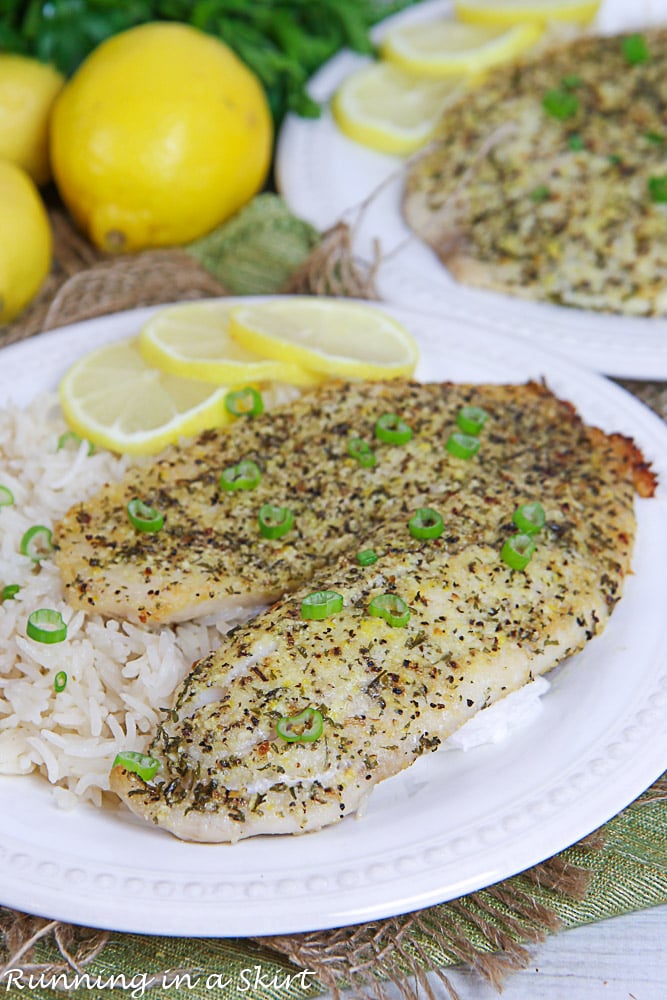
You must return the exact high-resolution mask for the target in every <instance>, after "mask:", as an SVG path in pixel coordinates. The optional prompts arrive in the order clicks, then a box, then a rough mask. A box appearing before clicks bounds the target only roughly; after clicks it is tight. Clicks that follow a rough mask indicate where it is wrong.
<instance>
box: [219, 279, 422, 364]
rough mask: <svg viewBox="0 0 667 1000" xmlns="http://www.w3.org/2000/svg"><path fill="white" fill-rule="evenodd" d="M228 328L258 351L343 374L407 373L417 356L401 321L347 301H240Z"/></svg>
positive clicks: (244, 344)
mask: <svg viewBox="0 0 667 1000" xmlns="http://www.w3.org/2000/svg"><path fill="white" fill-rule="evenodd" d="M229 331H230V334H231V336H232V337H233V338H234V340H236V341H237V342H238V343H239V344H241V345H242V346H243V347H246V348H248V349H249V350H252V351H256V352H257V353H258V354H260V353H261V354H263V355H265V356H266V357H273V358H276V359H278V360H281V361H290V362H293V363H295V364H299V365H302V366H303V367H304V368H309V369H311V370H312V371H316V372H319V373H321V374H323V375H336V376H340V377H343V378H353V379H369V380H378V379H388V378H400V377H408V376H410V375H412V374H413V372H414V370H415V367H416V365H417V361H418V357H419V353H418V349H417V344H416V342H415V340H414V338H413V337H412V335H411V334H410V333H409V332H408V331H407V330H406V329H405V327H404V326H403V325H402V324H401V323H399V322H398V321H397V320H395V319H393V317H391V316H389V315H387V314H386V313H384V312H381V311H380V310H379V309H376V308H375V307H373V306H367V305H362V304H361V303H357V302H350V301H349V300H348V301H344V300H341V299H327V298H306V297H295V298H290V299H287V300H281V299H274V300H271V301H269V302H262V303H254V304H249V305H242V306H238V307H237V308H235V309H234V310H233V311H232V314H231V318H230V327H229Z"/></svg>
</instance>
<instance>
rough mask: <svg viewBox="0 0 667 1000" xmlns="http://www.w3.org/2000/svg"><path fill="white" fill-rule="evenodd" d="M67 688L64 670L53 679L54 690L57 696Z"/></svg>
mask: <svg viewBox="0 0 667 1000" xmlns="http://www.w3.org/2000/svg"><path fill="white" fill-rule="evenodd" d="M66 687H67V674H66V673H65V671H64V670H59V671H58V673H57V674H56V676H55V677H54V678H53V690H54V691H55V692H56V694H60V692H61V691H64V690H65V688H66Z"/></svg>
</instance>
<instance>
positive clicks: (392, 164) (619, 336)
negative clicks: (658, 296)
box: [276, 0, 667, 379]
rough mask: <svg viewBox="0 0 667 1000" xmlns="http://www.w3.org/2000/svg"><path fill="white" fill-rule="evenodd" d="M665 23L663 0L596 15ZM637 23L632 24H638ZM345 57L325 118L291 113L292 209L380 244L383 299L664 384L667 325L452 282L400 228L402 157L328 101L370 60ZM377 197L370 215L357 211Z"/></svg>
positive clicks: (614, 25) (330, 69)
mask: <svg viewBox="0 0 667 1000" xmlns="http://www.w3.org/2000/svg"><path fill="white" fill-rule="evenodd" d="M451 9H452V4H451V2H450V0H432V2H428V3H423V4H418V5H417V6H416V7H414V8H410V9H409V10H408V11H405V12H403V13H402V14H400V15H397V16H396V17H395V18H390V19H388V20H387V21H386V22H384V23H383V24H382V25H380V26H379V27H378V29H377V31H376V34H375V37H376V39H377V38H379V37H381V35H382V33H383V32H384V31H386V30H387V28H388V26H389V25H390V24H395V23H397V22H398V21H400V20H411V21H415V20H421V21H426V20H429V19H433V18H434V17H437V16H441V15H444V14H448V13H450V12H451ZM640 17H641V18H651V19H654V18H655V19H665V18H667V5H665V3H664V0H660V2H655V3H643V4H640V5H638V6H637V9H632V10H631V9H630V5H628V4H627V3H624V4H620V3H618V2H613V0H607V2H606V3H604V4H603V7H602V10H601V13H600V15H599V25H600V27H601V29H604V30H617V29H618V30H620V29H621V28H622V27H624V26H625V25H627V26H633V27H636V25H637V19H638V18H640ZM631 19H632V20H631ZM366 61H367V60H365V59H364V58H362V57H361V56H357V55H354V54H353V53H351V52H349V51H346V52H343V53H341V54H340V55H338V56H336V57H335V58H334V59H332V60H331V61H330V62H329V63H327V65H326V66H325V67H323V68H322V69H321V70H320V71H319V73H317V74H316V75H315V76H314V77H313V79H312V81H311V86H310V91H311V94H312V96H313V97H314V98H315V99H316V100H318V101H321V102H322V103H323V106H324V111H323V114H322V117H321V118H319V119H314V120H313V119H304V118H297V117H296V116H295V115H290V116H289V117H288V118H287V120H286V121H285V124H284V126H283V129H282V132H281V134H280V137H279V142H278V148H277V154H276V178H277V183H278V187H279V189H280V191H281V193H282V194H283V196H284V198H285V200H286V201H287V204H288V205H289V207H290V208H291V209H292V211H293V212H295V213H296V214H297V215H300V216H302V217H303V218H305V219H307V220H308V221H310V222H312V223H313V225H315V226H317V227H318V228H319V229H321V230H325V229H327V228H328V227H329V226H331V225H333V224H334V223H335V222H337V221H338V220H339V219H340V218H345V219H346V220H347V221H350V222H353V221H354V220H358V224H357V225H356V227H355V234H356V235H355V249H356V250H357V251H358V253H359V255H360V256H361V257H362V258H365V259H366V260H370V259H371V258H372V254H373V243H374V241H375V240H378V241H379V245H380V248H381V250H382V253H383V254H389V255H390V256H389V257H388V258H387V260H386V261H385V262H384V263H383V264H382V265H381V267H380V269H379V272H378V277H377V285H378V290H379V292H380V294H381V296H382V298H383V299H385V300H386V301H387V302H391V303H394V304H396V305H403V306H406V307H408V308H412V309H418V310H422V311H424V312H428V313H432V314H434V315H441V314H443V313H445V314H446V315H447V316H449V317H452V318H458V319H461V320H472V321H473V322H475V323H481V324H484V325H486V326H491V327H492V328H494V329H496V330H499V331H502V332H503V333H511V334H513V335H518V336H520V337H523V338H525V339H526V340H529V341H530V342H531V343H535V344H538V345H542V346H544V347H548V348H549V349H551V350H556V351H559V352H561V353H563V354H565V355H567V356H568V357H570V358H572V359H573V360H575V361H577V362H578V363H580V364H584V365H587V366H588V367H591V368H593V369H595V370H596V371H601V372H604V373H605V374H607V375H616V376H624V377H626V378H641V379H644V378H646V379H667V319H664V320H663V319H635V318H630V317H622V316H613V315H607V314H601V313H593V312H586V311H584V310H579V309H568V308H565V307H562V306H555V305H551V304H548V303H535V302H527V301H524V300H522V299H519V298H514V297H511V296H507V295H500V294H497V293H494V292H487V291H482V290H477V289H472V288H466V287H465V286H463V285H460V284H458V283H457V282H455V281H454V280H453V279H452V277H451V276H450V275H449V273H448V272H447V271H446V269H445V268H444V266H443V265H442V264H441V263H440V261H439V260H438V258H437V257H436V255H435V254H434V253H433V252H432V251H431V249H430V248H429V247H427V246H426V245H425V244H424V243H422V242H421V241H420V240H418V239H417V238H416V237H415V236H414V235H413V234H412V233H411V232H410V231H409V230H408V228H407V226H406V225H405V223H404V222H403V219H402V216H401V210H400V204H401V194H402V188H403V176H404V161H403V160H402V159H400V158H399V157H393V156H387V155H384V154H382V153H376V152H374V151H372V150H369V149H367V148H366V147H364V146H361V145H359V144H358V143H356V142H353V141H352V140H351V139H348V138H347V137H346V136H345V135H343V133H342V132H341V131H340V130H339V129H338V128H337V126H336V124H335V122H334V120H333V118H332V116H331V114H330V112H329V109H328V102H329V100H330V98H331V97H332V95H333V94H334V92H335V91H336V89H337V87H338V85H339V84H340V83H341V82H342V80H343V79H344V78H345V77H346V76H347V75H348V74H349V73H350V72H352V71H353V70H355V69H356V68H358V67H359V66H360V65H363V64H364V62H366ZM369 197H370V198H371V200H370V203H369V204H368V205H367V207H366V209H365V210H364V212H363V213H362V214H361V215H360V214H359V207H360V206H361V205H362V203H364V202H365V201H366V200H367V199H368V198H369Z"/></svg>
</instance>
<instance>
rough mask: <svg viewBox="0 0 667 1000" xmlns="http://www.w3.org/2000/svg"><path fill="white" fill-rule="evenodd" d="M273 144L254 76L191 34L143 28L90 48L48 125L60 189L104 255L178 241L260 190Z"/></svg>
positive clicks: (213, 43)
mask: <svg viewBox="0 0 667 1000" xmlns="http://www.w3.org/2000/svg"><path fill="white" fill-rule="evenodd" d="M272 139H273V129H272V121H271V114H270V111H269V106H268V102H267V100H266V96H265V93H264V90H263V89H262V87H261V84H260V83H259V81H258V80H257V78H256V77H255V75H254V74H253V73H252V72H251V71H250V70H249V69H248V68H247V67H246V66H245V65H244V64H243V63H242V62H241V61H240V59H238V57H237V56H236V55H235V54H234V53H233V52H232V51H231V49H229V48H228V47H227V46H226V45H224V44H223V43H222V42H220V41H218V40H217V39H215V38H212V37H211V36H210V35H206V34H204V33H203V32H201V31H198V30H197V29H196V28H191V27H188V26H187V25H184V24H176V23H159V22H155V23H150V24H144V25H141V26H139V27H137V28H130V29H129V30H128V31H124V32H122V33H121V34H119V35H115V36H114V37H112V38H110V39H108V40H107V41H106V42H103V43H102V45H100V46H99V47H98V48H97V49H95V50H94V51H93V52H92V53H91V54H90V56H88V58H87V59H86V60H85V62H84V63H83V64H82V65H81V67H80V68H79V70H78V71H77V72H76V73H75V74H74V76H73V77H72V79H71V80H70V81H69V83H67V84H66V86H65V87H64V89H63V90H62V92H61V94H60V96H59V97H58V100H57V101H56V104H55V108H54V111H53V118H52V129H51V158H52V164H53V174H54V178H55V180H56V184H57V186H58V190H59V192H60V194H61V196H62V198H63V200H64V202H65V204H66V205H67V208H68V209H69V211H70V213H71V214H72V216H73V217H74V219H75V221H76V222H77V224H78V225H79V226H80V227H81V228H82V229H83V230H84V231H85V232H86V233H87V234H88V236H89V237H90V239H91V240H92V241H93V242H94V243H95V244H96V246H98V247H99V248H100V249H102V250H108V251H112V252H131V251H136V250H143V249H145V248H147V247H161V246H173V245H177V244H183V243H188V242H190V241H191V240H194V239H196V238H197V237H199V236H202V235H203V234H204V233H207V232H208V231H209V230H211V229H213V228H214V227H215V226H217V225H218V224H219V223H221V222H222V221H223V220H224V219H226V218H227V217H228V216H230V215H233V214H234V212H236V211H237V210H238V209H239V208H241V206H242V205H244V204H245V203H246V202H247V201H249V200H250V198H251V197H252V196H253V195H254V194H255V193H256V192H257V191H258V190H259V189H260V187H261V186H262V184H263V182H264V179H265V177H266V174H267V171H268V167H269V162H270V157H271V146H272Z"/></svg>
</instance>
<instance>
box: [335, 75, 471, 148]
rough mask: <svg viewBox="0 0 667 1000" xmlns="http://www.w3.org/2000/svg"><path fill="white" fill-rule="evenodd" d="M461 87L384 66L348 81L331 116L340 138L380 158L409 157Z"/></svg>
mask: <svg viewBox="0 0 667 1000" xmlns="http://www.w3.org/2000/svg"><path fill="white" fill-rule="evenodd" d="M461 85H462V84H461V81H460V80H459V81H453V80H451V79H449V80H428V79H419V78H417V77H415V76H413V75H410V74H407V73H405V72H404V71H403V70H400V69H398V68H397V67H396V66H393V65H391V64H390V63H386V62H375V63H371V64H369V65H368V66H364V67H363V68H362V69H360V70H357V71H356V72H355V73H351V74H350V76H348V77H346V79H345V80H344V81H343V83H342V84H341V86H340V87H339V88H338V90H337V91H336V93H335V95H334V98H333V101H332V105H331V110H332V112H333V116H334V118H335V120H336V123H337V125H338V127H339V128H340V130H341V132H344V133H345V135H347V136H348V137H349V138H350V139H354V140H355V142H360V143H362V144H363V145H364V146H370V147H371V148H372V149H377V150H379V151H380V152H381V153H393V154H396V155H399V156H400V155H407V154H409V153H412V152H414V150H416V149H418V148H419V147H420V146H423V145H424V143H426V142H427V141H428V140H429V139H430V137H431V135H432V134H433V131H434V129H435V127H436V125H437V123H438V121H439V120H440V116H441V115H442V112H443V110H444V109H445V107H446V106H447V104H448V103H449V101H450V100H452V98H453V96H455V95H456V94H457V93H458V92H459V89H460V87H461Z"/></svg>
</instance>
